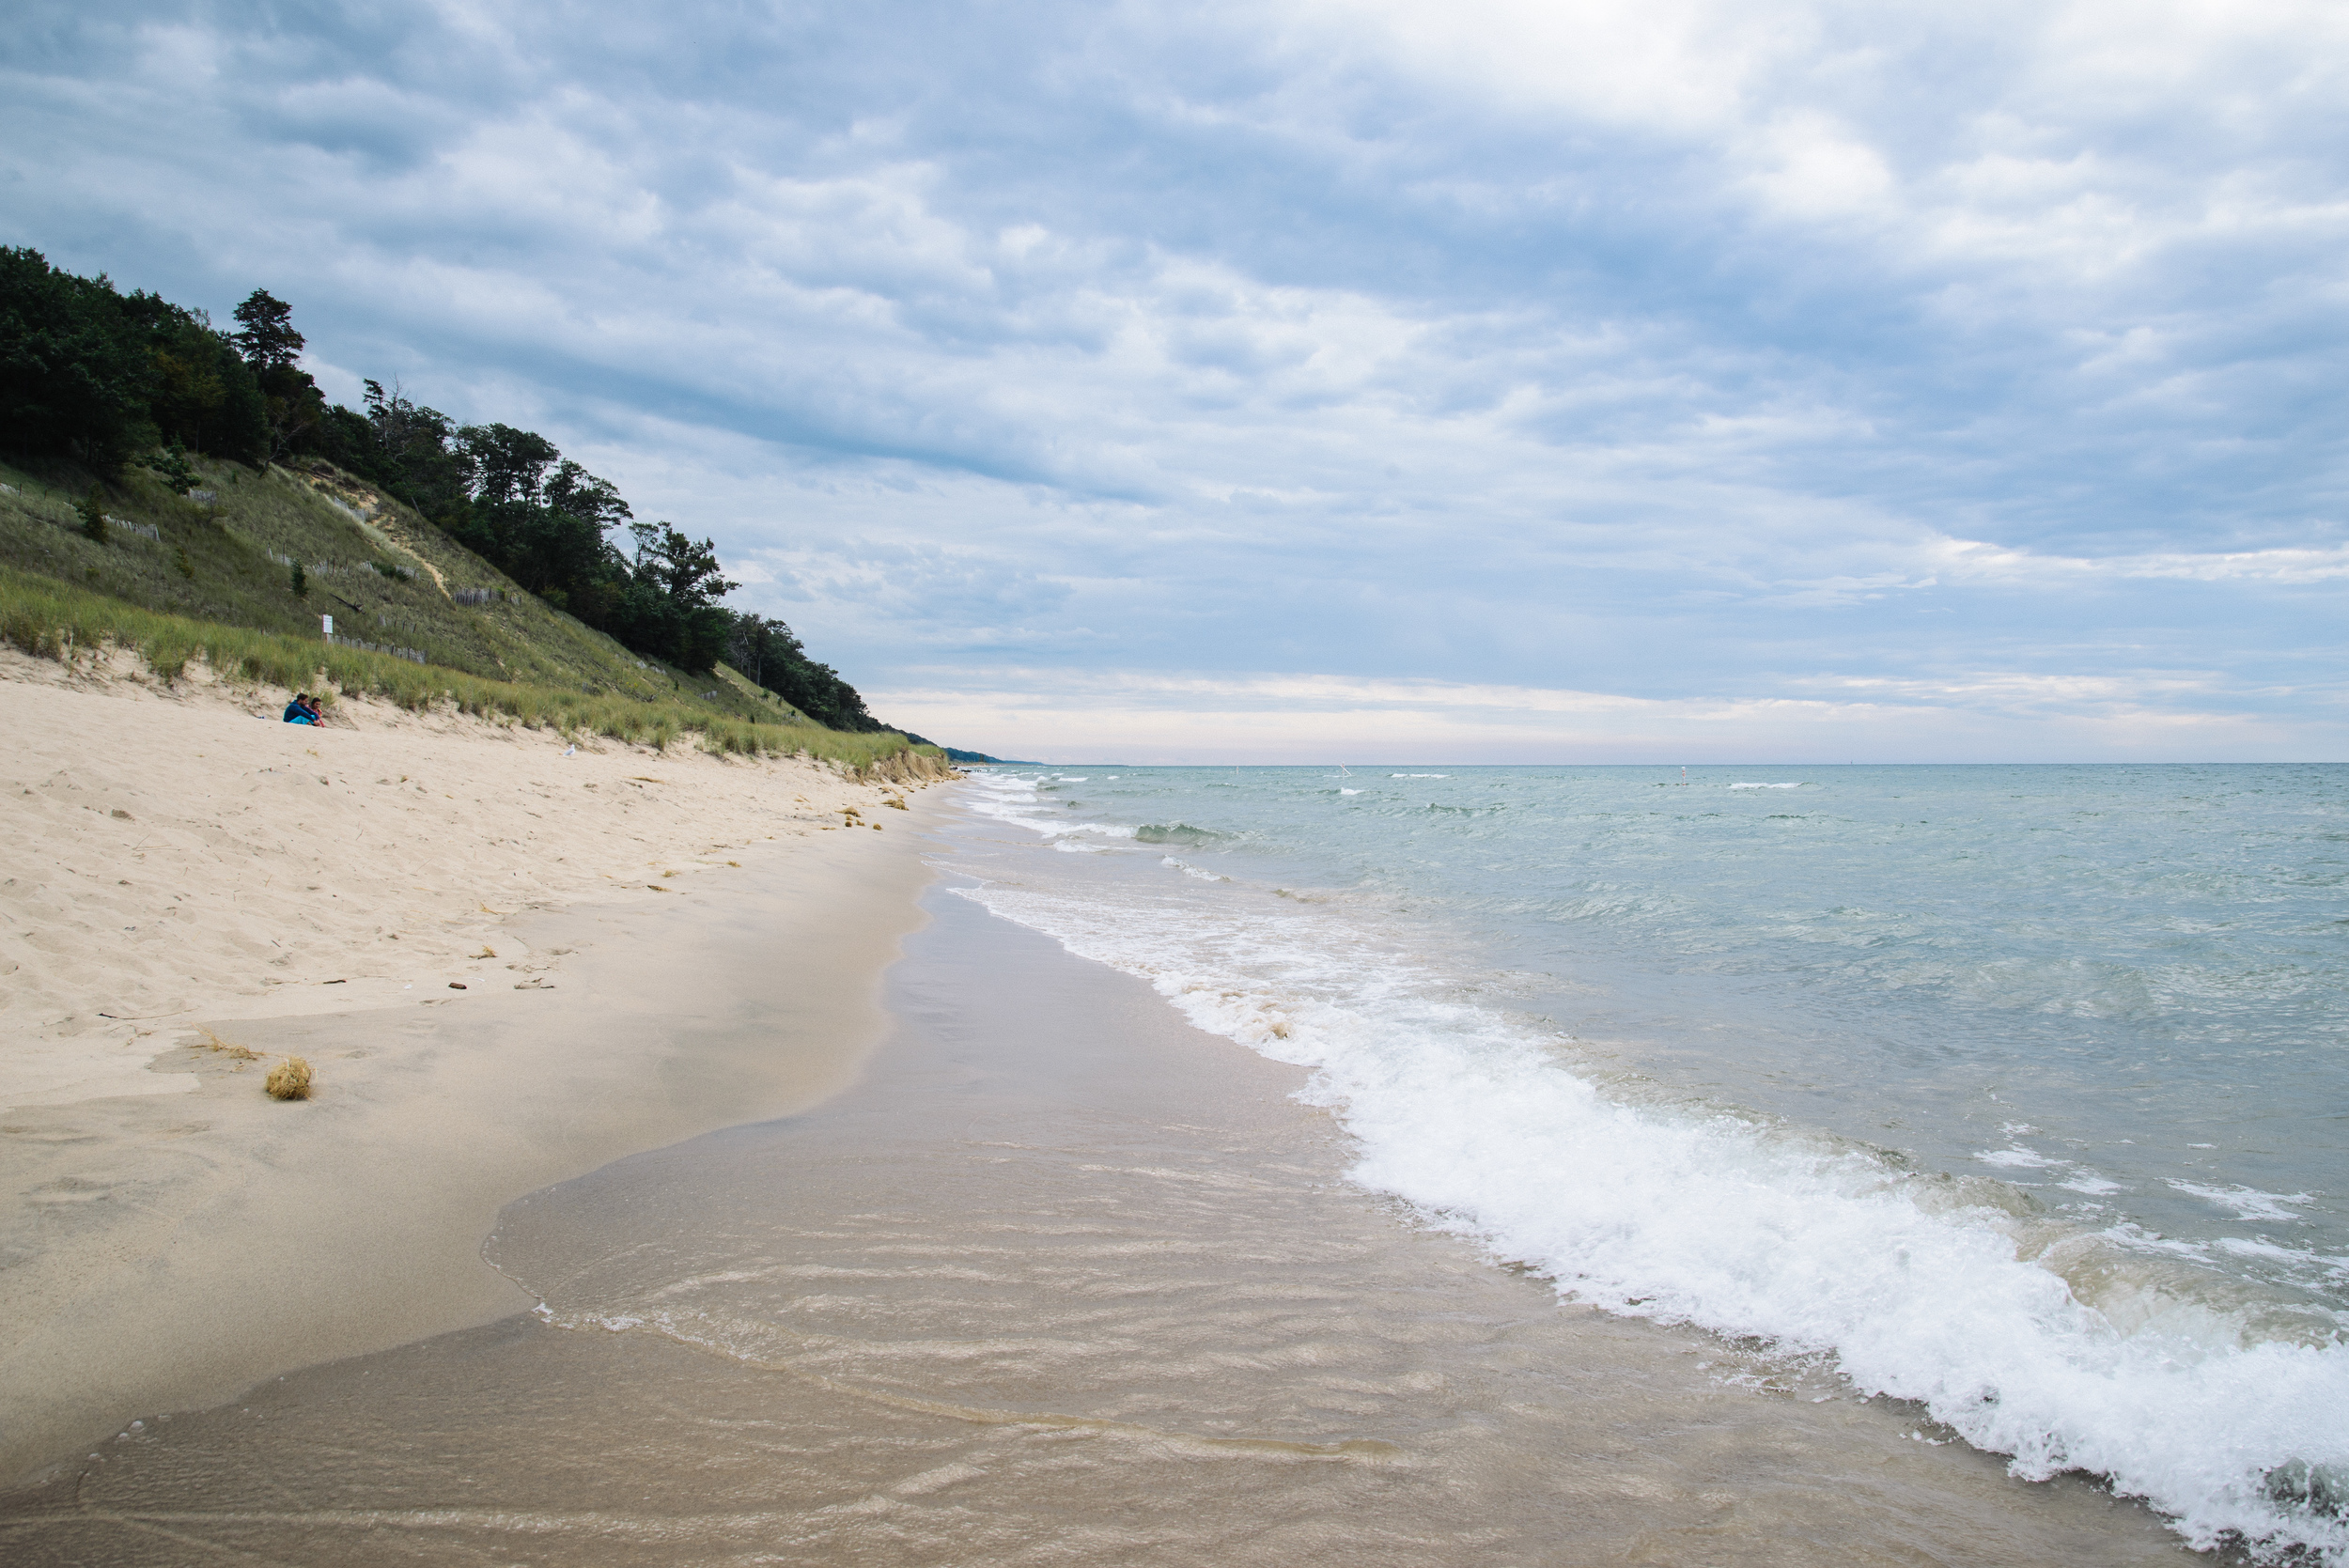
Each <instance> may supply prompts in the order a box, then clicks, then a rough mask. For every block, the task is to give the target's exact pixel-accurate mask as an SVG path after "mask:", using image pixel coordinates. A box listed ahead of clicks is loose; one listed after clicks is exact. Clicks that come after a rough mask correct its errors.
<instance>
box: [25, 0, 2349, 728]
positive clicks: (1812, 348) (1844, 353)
mask: <svg viewBox="0 0 2349 1568" xmlns="http://www.w3.org/2000/svg"><path fill="white" fill-rule="evenodd" d="M12 14H13V15H14V17H15V20H14V21H12V22H11V23H9V26H8V31H7V36H6V38H5V39H0V182H4V183H0V193H5V199H0V241H7V242H10V243H18V244H30V245H34V246H36V247H38V248H39V249H40V250H42V251H44V252H45V253H46V254H47V255H48V256H50V257H51V259H52V260H54V261H55V262H57V263H58V264H59V265H62V266H66V267H70V268H72V269H74V270H77V271H88V272H94V271H98V270H100V269H103V270H105V271H107V272H110V273H111V274H112V275H113V276H114V277H115V278H116V279H117V282H119V283H120V284H122V285H123V286H124V287H148V288H153V289H156V290H159V291H161V292H163V294H165V295H167V296H169V297H171V298H174V299H177V300H179V301H181V302H182V303H190V304H202V305H206V306H209V307H210V308H211V309H212V311H213V312H214V313H215V315H216V316H217V317H219V318H223V319H225V318H226V312H227V309H228V307H229V306H231V305H232V304H233V303H235V302H236V301H237V300H238V299H240V298H241V297H242V296H243V294H244V293H245V292H246V291H248V290H249V289H251V288H252V287H256V286H262V287H268V288H269V289H271V290H272V292H274V293H276V294H277V295H279V296H280V297H282V298H284V299H287V300H288V301H290V302H291V303H293V305H294V308H295V320H296V324H297V325H299V326H300V327H301V328H302V329H303V331H304V332H305V333H306V334H308V336H309V342H310V348H311V351H312V359H311V368H312V369H313V370H314V371H315V372H316V374H317V375H318V377H319V380H320V382H321V383H322V384H323V385H325V386H326V387H327V388H328V390H329V392H330V394H332V395H335V396H341V397H343V398H344V399H346V400H350V401H355V400H356V395H357V387H358V379H359V378H360V377H363V376H372V377H375V378H377V379H379V380H385V381H390V380H393V379H394V378H397V379H398V380H400V381H401V382H402V383H404V385H405V386H406V388H407V389H408V390H409V391H410V393H411V394H412V395H413V396H416V397H417V398H418V400H420V401H423V402H427V403H429V404H432V405H434V406H436V407H438V408H441V409H443V410H445V411H448V412H450V413H451V414H454V415H457V416H459V418H464V419H491V418H494V419H503V420H505V421H506V422H508V423H512V424H518V425H524V426H530V427H535V428H537V429H539V430H542V431H544V432H545V433H546V434H548V435H549V436H551V437H552V438H553V439H554V440H555V441H556V442H558V443H559V444H561V445H562V446H563V447H564V449H565V450H566V452H567V453H568V454H569V455H570V456H573V457H576V458H580V459H581V460H582V461H583V462H585V463H586V464H587V465H588V466H589V467H590V468H591V469H594V470H595V471H596V472H598V473H600V474H605V475H607V476H609V477H611V478H612V479H614V481H615V482H617V483H618V484H619V485H620V487H621V489H623V491H624V492H625V493H626V494H627V495H628V496H629V497H630V500H631V501H632V502H633V503H634V504H635V505H636V508H637V511H638V513H639V515H640V516H665V517H668V518H671V519H674V520H677V522H679V523H680V524H681V525H683V526H686V527H688V528H690V529H691V530H692V531H693V532H694V533H695V534H697V535H698V534H704V533H707V534H710V535H713V536H715V537H716V538H717V539H718V541H719V543H720V546H721V548H722V551H723V554H724V555H725V557H726V559H727V560H728V561H730V562H731V563H734V564H735V565H736V566H737V567H738V568H739V569H738V571H737V573H736V575H738V576H739V577H742V578H744V579H746V580H747V585H746V586H745V587H744V588H743V590H742V591H741V592H740V593H739V594H738V595H737V596H736V602H738V603H739V604H742V605H744V606H746V607H754V608H757V609H760V610H763V611H765V612H767V613H773V614H780V615H782V616H784V617H785V618H786V619H787V620H789V621H790V622H791V623H792V625H793V626H794V627H795V628H797V629H799V630H800V631H801V634H802V635H803V636H804V637H805V638H806V640H807V641H808V643H809V644H810V645H811V646H812V647H813V648H814V649H815V650H816V652H817V654H818V655H819V656H820V657H823V658H825V659H827V660H830V661H831V662H832V663H834V664H835V665H836V666H838V667H839V668H840V670H841V671H842V673H843V674H845V675H848V677H849V678H850V679H851V680H853V681H854V682H855V683H856V684H857V685H858V686H859V687H860V688H861V689H863V691H865V692H866V693H867V695H868V698H869V699H870V700H871V702H872V704H873V706H874V707H875V709H876V711H878V712H879V713H880V714H882V715H883V716H884V717H885V718H888V719H890V720H892V721H893V722H898V723H902V724H906V725H910V726H911V727H913V728H916V729H919V730H921V731H923V732H924V733H926V734H928V735H930V736H932V737H935V738H938V739H941V740H945V741H948V742H950V743H953V744H957V745H964V746H972V747H978V748H982V749H985V750H988V751H990V752H994V753H999V754H1013V755H1019V756H1041V757H1044V758H1047V759H1051V760H1070V761H1075V760H1123V761H1134V762H1142V761H1152V760H1195V761H1241V760H1265V761H1324V760H1369V761H1439V760H1440V761H1450V762H1465V761H1562V762H1572V761H1593V762H1609V761H1622V762H1632V761H1638V762H1657V763H1683V762H1703V761H1755V762H1759V761H1787V762H1797V761H1828V760H1832V761H1843V760H1847V759H1862V760H1865V759H1878V760H1927V761H1929V760H1959V761H1965V760H1999V759H2012V760H2026V761H2029V760H2061V759H2079V760H2120V759H2131V758H2146V759H2177V760H2193V759H2204V758H2208V759H2232V760H2265V759H2287V760H2343V759H2349V701H2345V696H2349V692H2345V689H2344V680H2343V677H2344V673H2345V672H2349V656H2344V651H2343V646H2342V637H2341V625H2342V614H2341V611H2342V607H2343V598H2344V590H2345V589H2349V460H2345V451H2344V430H2349V355H2344V352H2343V349H2344V339H2345V338H2349V179H2345V178H2344V177H2345V176H2349V8H2344V7H2342V6H2341V5H2340V4H2338V3H2337V0H2322V3H2314V4H2301V3H2296V0H2273V3H2265V0H2208V3H2199V4H2175V3H2164V0H2125V3H2123V0H2109V3H2107V0H2091V3H2070V4H2067V3H2064V0H2030V3H2027V4H2025V3H2008V0H1966V3H1964V4H1948V5H1936V4H1919V5H1909V6H1886V5H1883V4H1880V3H1875V4H1850V5H1842V4H1826V3H1803V0H1724V3H1720V4H1712V3H1706V0H1579V3H1578V0H1548V3H1540V4H1535V3H1518V0H1445V3H1443V4H1432V3H1429V4H1380V3H1368V0H1364V3H1355V0H1290V3H1285V4H1283V3H1268V0H1255V3H1252V4H1248V5H1244V6H1243V5H1221V4H1217V3H1215V0H1190V3H1186V4H1182V5H1172V4H1159V5H1117V4H1093V5H1084V6H1077V5H1060V4H1055V3H1053V0H1022V3H1020V4H1017V5H1009V4H1002V5H989V4H964V5H958V6H928V5H922V4H899V5H890V6H872V5H862V6H851V5H847V4H839V3H831V4H773V5H759V4H751V3H743V4H731V5H717V4H701V3H697V0H681V3H674V4H668V5H663V6H658V7H648V6H645V5H642V4H561V3H549V0H534V3H531V4H510V5H509V4H493V3H483V4H473V3H444V4H439V5H431V4H413V3H412V4H378V5H348V6H331V5H303V4H296V3H280V4H273V5H263V4H252V3H245V4H234V5H217V6H207V5H190V4H185V3H158V4H151V5H140V4H109V3H106V0H81V3H77V4H70V5H68V4H49V3H46V0H19V5H18V6H17V7H15V8H12Z"/></svg>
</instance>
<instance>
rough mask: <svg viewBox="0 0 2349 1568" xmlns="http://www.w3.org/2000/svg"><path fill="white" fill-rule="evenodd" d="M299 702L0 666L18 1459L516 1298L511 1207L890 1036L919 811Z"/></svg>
mask: <svg viewBox="0 0 2349 1568" xmlns="http://www.w3.org/2000/svg"><path fill="white" fill-rule="evenodd" d="M284 700H285V697H284V694H282V693H275V692H270V691H253V690H251V689H236V688H230V687H225V686H219V685H213V684H210V683H206V682H201V681H197V682H188V683H183V684H182V686H181V687H180V688H179V689H176V690H163V689H160V688H158V687H156V686H155V685H154V684H152V683H150V682H147V681H145V680H142V679H139V678H137V677H136V676H135V675H132V673H130V672H128V671H126V670H124V669H122V668H120V667H118V666H117V667H114V668H112V669H110V670H108V671H102V672H90V671H88V670H84V671H82V672H78V673H77V672H73V671H68V670H65V669H63V668H61V667H59V666H57V665H54V664H49V663H46V662H42V661H38V660H27V659H23V658H22V657H20V656H17V655H14V654H12V653H10V654H6V655H0V726H5V729H6V733H7V734H8V737H9V746H8V753H7V761H6V767H5V769H0V792H5V796H6V799H7V800H8V807H7V829H8V831H7V832H6V833H5V834H0V980H4V981H5V986H4V987H0V1477H5V1476H10V1475H16V1474H21V1473H23V1471H25V1470H26V1468H27V1467H33V1466H37V1465H39V1463H41V1462H43V1461H46V1460H49V1459H53V1458H55V1457H57V1456H58V1455H59V1453H60V1452H61V1451H62V1450H63V1449H64V1448H66V1447H68V1446H70V1445H72V1444H75V1443H78V1442H81V1441H83V1440H85V1439H86V1438H89V1437H93V1436H98V1435H100V1434H101V1433H104V1432H109V1431H112V1430H114V1429H115V1427H116V1426H117V1425H118V1424H119V1423H120V1421H122V1420H124V1419H127V1417H129V1416H131V1415H133V1414H137V1413H139V1412H141V1411H152V1410H162V1409H171V1408H179V1407H185V1406H187V1405H194V1404H201V1403H206V1402H210V1401H215V1400H219V1399H225V1398H227V1397H230V1396H232V1395H233V1394H234V1393H235V1392H236V1391H237V1389H240V1388H242V1387H245V1386H247V1385H249V1384H250V1383H252V1382H253V1381H255V1380H256V1379H257V1378H259V1377H262V1376H265V1375H270V1374H275V1373H277V1372H281V1371H284V1370H287V1369H289V1368H292V1367H295V1366H300V1365H304V1364H307V1363H309V1362H313V1361H317V1360H320V1359H324V1358H328V1357H333V1356H342V1355H349V1354H354V1353H357V1352H360V1351H365V1350H371V1349H377V1348H381V1347H385V1346H389V1345H393V1344H397V1343H403V1342H405V1341H408V1340H411V1339H414V1338H416V1337H418V1336H419V1335H422V1334H427V1333H432V1332H437V1331H441V1330H443V1329H446V1328H451V1327H459V1326H461V1325H463V1324H468V1323H480V1322H487V1321H489V1320H490V1319H491V1318H494V1317H496V1316H498V1315H501V1314H503V1313H506V1312H513V1311H515V1310H518V1309H519V1308H522V1307H526V1306H527V1305H528V1304H529V1303H528V1301H527V1299H526V1298H525V1297H523V1296H521V1293H520V1292H519V1291H517V1290H516V1289H515V1287H513V1286H512V1285H511V1284H510V1283H509V1282H507V1281H505V1280H504V1278H503V1277H502V1276H499V1275H498V1274H496V1273H495V1272H494V1271H492V1270H491V1269H490V1268H489V1267H488V1265H485V1264H483V1263H482V1262H481V1260H480V1257H479V1244H480V1240H481V1237H482V1236H483V1234H486V1233H487V1231H488V1229H489V1227H490V1223H491V1221H492V1219H494V1216H495V1214H496V1212H497V1210H498V1208H499V1207H500V1206H501V1205H502V1204H503V1203H506V1202H507V1201H508V1200H510V1199H512V1198H514V1197H516V1196H518V1195H519V1194H521V1193H522V1192H526V1191H529V1190H532V1189H533V1188H537V1187H540V1186H543V1185H545V1184H546V1183H549V1182H552V1181H556V1180H560V1179H563V1178H565V1177H568V1176H570V1175H573V1174H576V1173H578V1172H583V1171H586V1170H590V1169H593V1168H595V1167H596V1166H597V1165H599V1164H601V1163H602V1162H604V1161H605V1160H608V1159H611V1158H613V1157H617V1156H619V1155H622V1154H626V1153H630V1152H633V1151H636V1150H640V1149H646V1148H651V1147H657V1146H660V1145H661V1144H663V1143H666V1142H669V1141H674V1140H676V1139H678V1138H682V1137H687V1136H690V1135H692V1133H695V1132H698V1131H702V1130H706V1129H708V1128H710V1127H715V1126H725V1125H728V1124H731V1123H734V1122H739V1121H742V1120H746V1119H752V1118H755V1117H763V1116H771V1115H776V1114H781V1113H784V1112H786V1111H789V1110H795V1109H798V1108H800V1107H802V1106H804V1105H807V1104H811V1103H814V1101H815V1100H817V1099H819V1098H821V1097H823V1096H824V1095H825V1094H830V1093H832V1092H834V1091H836V1090H837V1089H838V1088H839V1087H841V1086H842V1085H844V1084H845V1083H847V1082H848V1081H849V1080H850V1079H852V1078H853V1076H854V1073H855V1070H856V1064H857V1063H858V1062H859V1060H860V1059H861V1056H862V1053H863V1050H864V1049H865V1048H867V1047H869V1045H870V1043H871V1041H872V1040H873V1039H874V1038H876V1037H877V1035H878V1032H879V1027H880V1023H881V1014H880V1010H879V1001H878V986H879V973H880V970H881V969H882V968H883V967H884V966H885V965H886V963H887V962H888V960H889V959H890V957H891V956H892V955H894V952H895V945H896V941H897V939H898V938H900V937H901V936H902V935H903V934H904V933H905V932H906V931H908V930H910V929H911V928H912V927H913V926H914V925H915V924H917V923H918V921H919V918H920V917H919V915H918V912H917V910H916V908H915V907H914V903H913V894H914V893H915V891H916V890H917V889H918V888H919V886H920V885H921V883H922V881H923V880H924V879H925V877H926V873H925V871H924V870H923V868H922V866H921V863H920V861H919V858H918V856H917V855H916V854H915V852H914V844H913V835H912V834H911V833H910V832H906V831H896V832H891V831H887V829H889V828H893V827H897V828H902V827H903V826H910V823H911V822H912V820H914V818H913V817H912V816H909V815H901V814H900V813H898V812H896V811H894V810H891V809H888V808H887V807H886V806H885V805H884V804H883V802H884V801H885V800H887V799H889V798H891V797H899V798H904V799H907V800H909V801H910V803H911V804H912V805H914V806H915V807H916V809H917V813H918V808H919V806H920V803H921V802H920V800H919V798H918V794H916V793H914V792H912V791H909V790H906V789H903V788H901V787H899V786H896V785H885V786H877V785H874V784H857V783H854V782H852V781H849V780H848V779H845V778H843V777H841V776H840V775H839V774H837V773H835V772H832V771H831V770H829V769H826V768H821V767H818V766H817V765H815V764H811V763H804V762H774V761H769V762H749V761H744V760H740V759H735V760H730V761H721V760H719V759H717V758H714V757H709V756H707V755H703V754H701V753H689V752H684V751H681V750H677V751H672V752H670V753H666V754H659V753H652V752H650V751H647V750H645V749H642V748H634V747H629V746H625V745H621V744H619V743H616V742H609V741H605V742H596V743H582V744H581V745H579V746H578V747H577V749H576V751H570V750H568V743H566V742H565V741H563V740H561V739H560V738H558V737H554V736H552V735H550V734H546V733H543V732H532V731H525V730H519V729H513V728H508V727H504V726H499V725H495V724H490V723H485V722H477V721H471V720H466V719H463V718H461V717H455V716H437V717H421V718H420V717H417V716H413V715H409V714H405V713H402V712H400V711H399V710H397V709H395V708H391V707H388V706H382V705H377V704H371V703H355V702H350V701H348V700H346V701H345V702H343V703H341V704H338V705H337V711H336V712H335V714H334V722H333V723H331V724H330V725H329V726H327V727H324V728H317V729H313V728H307V727H303V726H298V725H288V724H283V723H280V722H276V713H277V710H278V708H279V706H282V704H283V702H284ZM264 721H265V722H264ZM849 807H854V808H856V810H857V811H858V813H859V814H860V818H859V819H856V820H860V821H861V822H873V821H879V822H881V823H882V825H883V829H884V831H881V832H878V833H877V832H873V831H869V829H868V828H865V827H863V826H861V825H860V826H855V827H846V826H844V825H845V824H847V823H848V822H850V821H851V820H852V819H851V818H849V817H848V816H847V815H845V809H846V808H849ZM215 1041H224V1042H226V1043H228V1044H229V1045H232V1046H234V1047H237V1048H241V1050H245V1051H251V1052H253V1053H255V1054H254V1055H253V1056H251V1057H249V1058H248V1057H245V1056H242V1055H241V1054H239V1052H238V1051H233V1050H230V1051H225V1050H220V1049H216V1048H212V1046H213V1042H215ZM288 1054H298V1055H302V1056H304V1057H306V1058H307V1059H308V1060H309V1061H310V1063H312V1064H313V1066H314V1067H315V1068H316V1070H317V1073H318V1094H317V1096H316V1097H315V1098H313V1099H311V1100H309V1101H306V1102H299V1103H281V1102H277V1101H272V1100H271V1099H270V1098H269V1097H268V1096H267V1095H266V1094H264V1093H263V1091H262V1087H261V1081H262V1077H263V1074H264V1072H265V1071H266V1069H267V1067H268V1066H269V1064H270V1063H271V1062H272V1060H275V1059H277V1058H279V1057H282V1056H285V1055H288Z"/></svg>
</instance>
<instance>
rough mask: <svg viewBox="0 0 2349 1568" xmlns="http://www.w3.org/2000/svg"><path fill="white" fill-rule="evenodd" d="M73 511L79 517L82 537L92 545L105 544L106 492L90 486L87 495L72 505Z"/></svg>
mask: <svg viewBox="0 0 2349 1568" xmlns="http://www.w3.org/2000/svg"><path fill="white" fill-rule="evenodd" d="M73 509H74V511H75V512H77V513H79V514H80V515H81V519H82V535H83V536H84V537H85V538H86V539H88V540H89V541H90V542H91V543H92V544H101V545H102V544H104V543H105V542H106V492H105V491H104V490H101V489H99V488H98V487H97V486H96V485H92V486H91V487H90V488H89V493H88V494H87V495H85V496H83V497H82V499H81V500H79V501H77V502H75V503H74V504H73Z"/></svg>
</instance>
